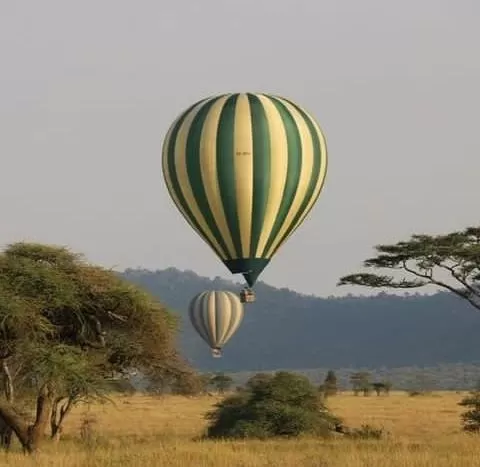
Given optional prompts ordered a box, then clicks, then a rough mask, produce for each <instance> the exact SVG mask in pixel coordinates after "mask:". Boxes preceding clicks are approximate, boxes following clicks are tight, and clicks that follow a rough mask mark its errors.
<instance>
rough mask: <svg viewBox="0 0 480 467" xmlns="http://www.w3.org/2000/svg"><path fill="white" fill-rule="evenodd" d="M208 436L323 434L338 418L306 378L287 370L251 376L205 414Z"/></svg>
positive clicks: (327, 431) (240, 436)
mask: <svg viewBox="0 0 480 467" xmlns="http://www.w3.org/2000/svg"><path fill="white" fill-rule="evenodd" d="M207 419H208V420H210V425H209V427H208V431H207V436H208V437H211V438H270V437H276V436H285V437H291V436H299V435H301V434H304V433H311V434H317V435H327V434H328V433H330V431H331V430H334V428H335V425H336V424H338V423H339V420H338V419H337V418H336V417H334V416H333V415H332V414H330V412H329V411H328V410H327V408H326V407H325V406H324V405H323V403H322V402H321V400H320V398H319V396H318V393H317V390H316V388H315V387H314V386H313V385H312V384H311V383H310V382H309V380H308V379H307V378H305V377H304V376H301V375H296V374H293V373H288V372H278V373H276V374H275V375H271V376H268V375H262V376H261V377H258V378H255V379H254V378H252V379H251V380H250V381H249V382H248V383H247V387H246V389H244V390H242V391H240V392H238V393H236V394H234V395H232V396H229V397H227V398H226V399H225V400H223V401H222V402H220V403H218V404H217V405H216V408H215V410H213V411H212V412H210V413H209V414H208V415H207Z"/></svg>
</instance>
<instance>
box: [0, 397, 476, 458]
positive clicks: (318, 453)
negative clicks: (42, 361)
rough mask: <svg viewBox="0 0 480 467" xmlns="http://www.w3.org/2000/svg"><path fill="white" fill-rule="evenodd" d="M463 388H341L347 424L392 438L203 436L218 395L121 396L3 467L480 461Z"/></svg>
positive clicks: (337, 401)
mask: <svg viewBox="0 0 480 467" xmlns="http://www.w3.org/2000/svg"><path fill="white" fill-rule="evenodd" d="M462 397H463V395H462V394H459V393H455V392H442V393H434V394H432V395H424V396H417V397H409V396H408V395H407V394H405V393H401V392H398V393H392V394H391V395H390V396H385V397H377V396H371V397H362V396H358V397H355V396H353V395H351V394H342V395H338V396H336V397H332V398H331V399H329V402H328V405H329V407H330V408H331V409H332V411H333V413H335V414H336V415H339V416H341V417H343V418H344V420H345V423H346V424H347V425H348V426H352V427H359V426H360V425H362V424H365V423H368V424H370V425H373V426H375V427H384V428H385V429H386V430H387V431H388V432H389V435H388V436H387V437H386V438H385V439H384V440H380V441H378V440H346V439H340V438H335V439H332V440H327V441H325V440H317V439H312V438H302V439H296V440H278V441H277V440H276V441H266V442H263V441H246V442H243V441H236V442H218V441H197V440H195V437H197V436H198V435H201V434H202V433H203V430H204V427H205V423H206V422H205V420H204V414H205V413H206V412H207V411H208V410H210V408H211V407H212V405H213V404H214V403H215V401H216V400H217V399H216V398H215V397H206V396H205V397H199V398H186V397H180V396H167V397H148V396H142V395H135V396H131V397H127V396H120V397H118V396H117V397H115V398H114V399H113V400H114V404H106V405H97V406H91V407H90V408H88V407H87V406H79V407H77V408H76V409H75V410H74V412H73V413H72V414H71V416H70V418H69V419H68V421H67V423H66V426H65V431H64V440H63V441H61V442H60V443H59V444H58V445H54V444H51V445H48V446H45V447H44V448H43V449H42V452H41V453H39V454H38V455H37V456H36V457H35V458H28V457H25V456H23V454H21V453H20V452H19V451H18V447H17V446H15V449H14V451H13V452H12V453H10V454H1V455H0V465H12V466H18V467H26V466H36V467H46V466H65V467H66V466H69V467H80V466H82V467H83V466H85V467H87V466H88V467H97V466H98V467H110V466H120V467H129V466H141V467H159V466H172V467H177V466H192V467H193V466H194V467H203V466H205V467H206V466H208V467H232V466H238V467H240V466H241V467H260V466H262V467H263V466H285V467H290V466H292V467H293V466H305V467H310V466H311V467H314V466H315V467H360V466H362V467H390V466H392V467H395V466H402V467H410V466H422V467H447V466H448V467H470V466H472V467H474V466H480V437H477V436H474V435H466V434H464V433H462V431H461V427H460V413H461V412H462V410H463V408H462V407H459V406H458V405H457V404H458V402H459V401H460V399H461V398H462Z"/></svg>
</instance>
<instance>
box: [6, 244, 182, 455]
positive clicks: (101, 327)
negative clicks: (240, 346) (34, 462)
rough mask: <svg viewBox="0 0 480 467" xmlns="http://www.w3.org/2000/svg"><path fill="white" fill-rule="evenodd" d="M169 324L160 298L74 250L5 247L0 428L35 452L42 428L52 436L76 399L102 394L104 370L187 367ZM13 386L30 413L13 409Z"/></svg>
mask: <svg viewBox="0 0 480 467" xmlns="http://www.w3.org/2000/svg"><path fill="white" fill-rule="evenodd" d="M175 330H176V320H175V319H174V318H173V316H172V315H171V314H170V313H168V311H167V310H166V309H165V308H164V307H163V306H162V305H161V304H160V303H158V302H156V301H155V300H154V299H153V298H152V297H150V296H149V295H148V294H147V293H146V292H144V291H142V290H141V289H139V288H138V287H136V286H133V285H131V284H129V283H127V282H126V281H124V280H122V279H121V278H119V277H118V276H117V275H116V274H115V273H114V272H112V271H108V270H105V269H103V268H100V267H97V266H93V265H91V264H89V263H87V262H86V261H85V259H84V258H83V257H82V256H81V255H78V254H75V253H72V252H70V251H69V250H68V249H66V248H60V247H55V246H47V245H41V244H28V243H16V244H13V245H10V246H8V247H7V248H6V249H5V250H4V252H3V253H2V254H0V361H1V367H0V372H1V373H2V374H3V382H4V384H3V389H4V396H5V397H4V398H3V399H0V419H1V420H2V421H3V424H4V425H5V427H6V430H7V435H8V430H11V431H13V432H14V433H15V434H16V436H17V438H18V439H19V441H20V443H21V445H22V446H23V448H24V450H25V451H26V452H34V451H35V450H37V449H38V447H39V445H40V444H41V441H42V439H43V438H44V436H45V433H46V431H47V429H48V428H49V427H50V435H51V437H53V438H57V439H58V438H59V437H60V434H61V429H62V424H63V422H64V420H65V417H66V416H67V415H68V413H69V412H70V411H71V409H72V407H73V406H74V405H75V404H77V403H78V402H79V401H81V400H87V399H90V400H91V399H92V398H99V397H100V398H103V397H104V394H105V383H106V381H107V380H108V379H109V378H111V377H112V376H115V375H116V376H117V377H122V376H127V375H128V374H129V371H130V370H132V369H133V368H135V369H137V370H140V371H142V372H143V373H145V374H147V375H158V374H161V373H162V372H169V373H170V374H174V375H177V376H178V377H179V378H180V377H181V376H182V374H185V373H188V372H189V371H191V370H190V369H189V368H188V366H187V365H186V363H185V362H183V361H182V360H181V359H180V357H179V355H178V354H177V352H176V350H175V347H174V334H175ZM19 390H20V391H24V392H25V391H27V392H28V393H29V394H30V395H33V399H34V407H33V408H34V412H35V415H34V417H33V420H31V419H30V418H29V417H28V416H25V415H24V414H22V413H21V411H20V410H19V406H18V404H17V403H16V398H15V393H16V392H18V391H19ZM6 438H8V436H2V439H6ZM7 441H9V440H7ZM6 444H8V443H6Z"/></svg>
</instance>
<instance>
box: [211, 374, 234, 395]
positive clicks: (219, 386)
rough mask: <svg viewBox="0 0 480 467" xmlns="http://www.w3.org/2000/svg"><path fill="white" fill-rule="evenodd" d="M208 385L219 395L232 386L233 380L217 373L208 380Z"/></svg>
mask: <svg viewBox="0 0 480 467" xmlns="http://www.w3.org/2000/svg"><path fill="white" fill-rule="evenodd" d="M210 384H211V385H212V386H213V387H214V388H215V389H216V390H217V391H218V392H219V393H220V394H223V393H225V392H226V391H228V390H229V389H231V388H232V386H233V379H232V377H231V376H228V375H226V374H225V373H217V374H216V375H214V376H213V377H212V378H211V379H210Z"/></svg>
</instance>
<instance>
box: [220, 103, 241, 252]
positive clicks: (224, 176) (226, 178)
mask: <svg viewBox="0 0 480 467" xmlns="http://www.w3.org/2000/svg"><path fill="white" fill-rule="evenodd" d="M237 99H238V94H233V95H232V96H230V97H229V98H228V99H227V100H226V102H225V105H224V106H223V109H222V112H221V114H220V120H219V122H218V130H217V177H218V183H219V186H220V195H221V197H222V203H223V209H224V211H225V217H226V220H227V224H228V228H229V230H230V234H231V236H232V240H233V245H234V247H235V251H236V254H237V257H241V255H242V245H241V242H240V226H239V221H238V208H237V198H236V193H235V164H234V157H235V144H234V131H235V107H236V103H237Z"/></svg>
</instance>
